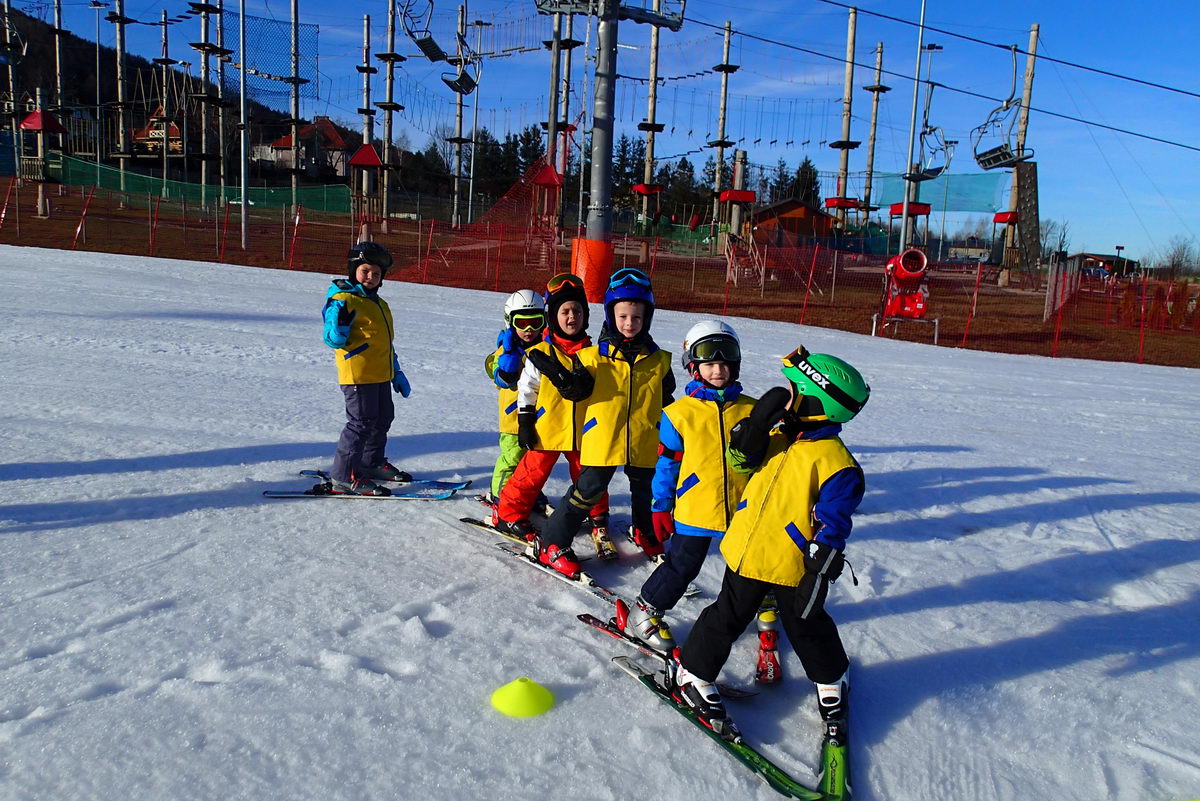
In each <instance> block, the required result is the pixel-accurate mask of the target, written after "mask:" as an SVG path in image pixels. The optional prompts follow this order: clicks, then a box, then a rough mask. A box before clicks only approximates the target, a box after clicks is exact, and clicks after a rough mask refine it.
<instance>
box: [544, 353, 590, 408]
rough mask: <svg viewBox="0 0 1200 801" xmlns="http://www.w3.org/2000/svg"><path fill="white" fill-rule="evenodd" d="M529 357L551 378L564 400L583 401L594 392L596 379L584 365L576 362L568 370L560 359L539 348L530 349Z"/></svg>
mask: <svg viewBox="0 0 1200 801" xmlns="http://www.w3.org/2000/svg"><path fill="white" fill-rule="evenodd" d="M527 358H528V359H529V360H530V361H531V362H533V366H534V367H536V368H537V369H538V371H539V372H540V373H541V374H542V375H544V376H545V377H546V378H548V379H549V380H550V383H551V384H553V385H554V388H555V389H557V390H558V394H560V395H562V396H563V399H564V400H569V401H581V400H584V399H586V398H587V397H588V396H589V395H591V394H592V389H593V388H594V387H595V384H596V381H595V379H594V378H592V374H591V373H589V372H588V371H587V370H586V369H585V368H584V367H583V365H581V364H578V363H576V364H575V366H574V367H573V368H572V369H570V370H568V369H567V368H566V367H564V366H563V365H562V362H560V361H559V360H558V359H556V358H555V357H553V356H551V355H550V354H549V353H543V352H542V351H539V350H533V351H530V352H529V353H528V354H527Z"/></svg>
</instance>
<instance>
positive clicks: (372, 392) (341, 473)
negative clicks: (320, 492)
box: [330, 381, 396, 481]
mask: <svg viewBox="0 0 1200 801" xmlns="http://www.w3.org/2000/svg"><path fill="white" fill-rule="evenodd" d="M342 394H343V395H345V396H346V427H345V428H343V429H342V436H341V439H339V440H338V444H337V452H336V453H334V455H333V470H332V471H331V472H330V475H332V476H333V477H334V478H335V479H337V480H338V481H349V480H350V477H351V475H352V474H353V473H354V472H355V471H357V470H361V469H362V468H364V467H378V466H379V465H381V464H383V462H384V453H383V451H384V448H386V447H387V434H388V429H389V428H391V427H392V420H393V419H394V418H395V416H396V407H395V404H394V403H393V402H392V383H391V382H390V381H384V382H382V383H380V384H343V385H342Z"/></svg>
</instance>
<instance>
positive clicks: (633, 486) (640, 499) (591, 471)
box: [541, 465, 654, 548]
mask: <svg viewBox="0 0 1200 801" xmlns="http://www.w3.org/2000/svg"><path fill="white" fill-rule="evenodd" d="M616 472H617V468H616V467H587V466H584V467H581V468H580V469H579V478H578V479H576V480H575V483H574V484H572V485H571V486H570V487H569V488H568V489H567V494H566V495H563V498H562V501H561V502H560V503H559V504H558V505H557V506H555V507H554V514H552V515H551V516H550V519H549V520H547V521H546V527H545V528H544V529H542V537H541V539H542V545H544V546H550V545H557V546H558V547H559V548H569V547H570V545H571V540H573V539H574V538H575V533H576V532H577V531H579V527H580V526H581V525H582V524H583V519H584V518H585V517H587V516H588V514H589V513H590V512H591V509H592V507H593V506H595V505H596V503H597V502H599V500H600V498H602V497H603V496H604V493H605V492H607V491H608V485H609V482H611V481H612V478H613V475H615V474H616ZM625 475H626V476H628V478H629V499H630V504H631V505H632V506H633V524H634V525H635V526H637V527H638V529H639V530H641V531H647V532H649V531H653V530H654V523H653V518H652V517H651V516H650V501H651V498H652V496H653V492H652V490H651V487H650V483H651V481H653V479H654V468H653V467H632V466H630V465H626V466H625Z"/></svg>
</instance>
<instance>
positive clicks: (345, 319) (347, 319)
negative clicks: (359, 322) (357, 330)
mask: <svg viewBox="0 0 1200 801" xmlns="http://www.w3.org/2000/svg"><path fill="white" fill-rule="evenodd" d="M357 316H358V312H356V311H352V310H351V309H350V307H349V306H346V305H343V306H342V308H340V309H338V318H337V324H338V325H339V326H340V327H342V328H349V327H350V325H351V323H353V322H354V318H355V317H357Z"/></svg>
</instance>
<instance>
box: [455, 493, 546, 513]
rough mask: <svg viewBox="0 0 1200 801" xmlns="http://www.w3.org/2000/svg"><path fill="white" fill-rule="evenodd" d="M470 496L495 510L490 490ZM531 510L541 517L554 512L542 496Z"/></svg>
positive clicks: (490, 509)
mask: <svg viewBox="0 0 1200 801" xmlns="http://www.w3.org/2000/svg"><path fill="white" fill-rule="evenodd" d="M472 497H474V498H475V500H477V501H479V503H480V504H482V505H483V506H486V507H487V508H488V510H489V511H493V512H494V511H495V510H496V502H495V501H494V500H493V498H492V493H491V492H487V493H484V494H482V495H474V496H472ZM533 511H534V512H537V513H538V514H539V515H541V516H542V517H546V518H549V517H550V515H552V514H554V507H553V506H551V505H550V502H549V501H547V500H546V499H545V497H544V496H543V497H542V498H540V499H539V500H538V502H537V503H535V504H534V505H533Z"/></svg>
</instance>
